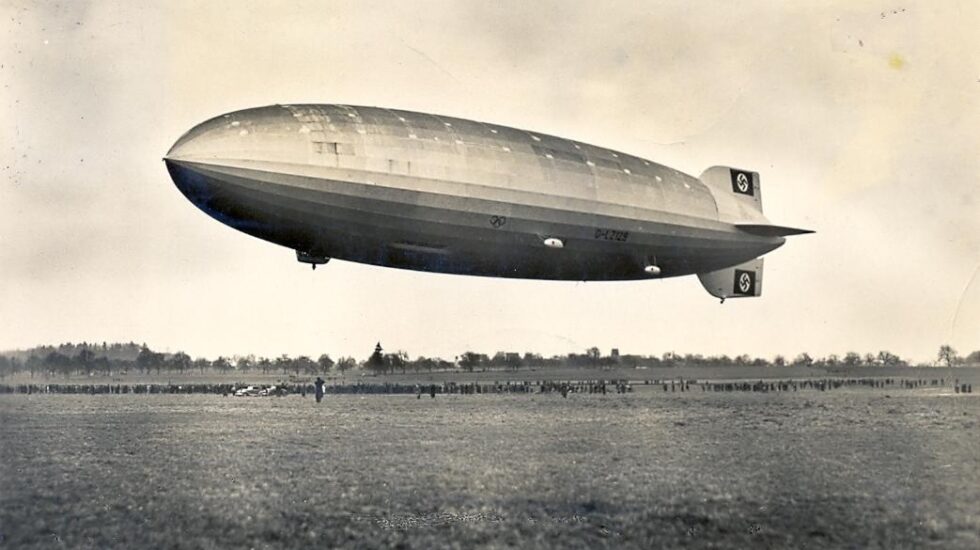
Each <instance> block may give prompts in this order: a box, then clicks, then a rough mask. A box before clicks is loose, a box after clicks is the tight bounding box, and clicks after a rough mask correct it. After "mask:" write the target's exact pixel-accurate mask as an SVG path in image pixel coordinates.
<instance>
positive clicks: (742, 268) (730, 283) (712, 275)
mask: <svg viewBox="0 0 980 550" xmlns="http://www.w3.org/2000/svg"><path fill="white" fill-rule="evenodd" d="M698 279H700V280H701V284H702V285H703V286H704V289H705V290H707V291H708V293H709V294H711V295H712V296H714V297H715V298H721V301H722V302H724V301H725V298H750V297H753V296H761V295H762V258H756V259H754V260H749V261H747V262H745V263H744V264H739V265H736V266H732V267H726V268H724V269H719V270H718V271H709V272H708V273H698Z"/></svg>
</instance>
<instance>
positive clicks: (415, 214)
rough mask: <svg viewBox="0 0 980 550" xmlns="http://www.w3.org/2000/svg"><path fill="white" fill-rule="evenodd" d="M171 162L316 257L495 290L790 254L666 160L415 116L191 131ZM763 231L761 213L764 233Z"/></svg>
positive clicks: (230, 123)
mask: <svg viewBox="0 0 980 550" xmlns="http://www.w3.org/2000/svg"><path fill="white" fill-rule="evenodd" d="M355 113H356V114H355ZM352 114H355V116H350V115H352ZM423 128H425V129H427V133H426V132H423V130H422V129H423ZM165 160H166V163H167V168H168V170H169V172H170V175H171V178H172V179H173V181H174V182H175V184H176V186H177V187H178V188H179V189H180V191H181V192H182V193H183V194H184V195H185V196H186V197H187V198H188V199H189V200H190V201H191V202H193V203H194V204H195V205H196V206H197V207H199V208H200V209H201V210H203V211H204V212H206V213H207V214H209V215H210V216H212V217H214V218H215V219H217V220H219V221H221V222H222V223H225V224H227V225H229V226H231V227H234V228H236V229H238V230H240V231H243V232H245V233H248V234H250V235H253V236H255V237H258V238H261V239H264V240H267V241H270V242H273V243H276V244H279V245H282V246H286V247H289V248H291V249H294V250H296V251H298V252H300V253H302V254H304V255H305V256H307V257H322V258H337V259H341V260H349V261H354V262H360V263H366V264H373V265H380V266H386V267H395V268H404V269H413V270H421V271H432V272H442V273H453V274H466V275H482V276H492V277H512V278H527V279H554V280H633V279H649V278H650V277H651V276H650V273H652V272H654V270H651V269H647V268H649V267H650V266H652V265H655V266H656V267H657V268H659V269H658V270H656V274H657V276H659V277H671V276H680V275H689V274H695V273H704V272H709V271H714V270H717V269H721V268H724V267H726V266H733V265H736V264H739V263H741V262H744V261H746V260H750V259H752V258H756V257H757V256H759V255H761V254H764V253H766V252H768V251H770V250H772V249H774V248H776V247H778V246H780V245H781V244H782V243H783V242H784V239H783V238H782V237H780V236H757V235H749V234H746V233H744V232H741V231H739V230H738V229H737V227H736V226H735V225H733V224H732V223H731V222H730V221H728V220H724V219H722V216H721V215H720V214H719V205H718V201H717V199H716V197H715V194H716V192H715V191H714V190H712V189H710V188H709V187H708V186H706V185H705V184H704V183H703V182H701V181H700V180H698V179H697V178H693V177H691V176H687V175H685V174H681V173H679V172H676V171H673V170H671V169H669V168H666V167H663V166H660V165H657V164H655V163H651V162H649V161H645V160H643V159H638V158H636V157H631V156H629V155H624V154H621V153H616V152H613V151H609V150H606V149H600V148H595V147H592V146H588V145H586V144H580V143H577V142H572V141H569V140H561V139H560V138H554V137H551V136H545V135H541V134H534V133H529V132H523V131H520V130H514V129H511V128H506V127H502V126H492V125H484V124H481V123H474V122H471V121H465V120H462V119H450V118H447V117H435V116H433V115H424V114H420V113H410V112H407V111H391V110H386V109H375V108H367V107H356V108H354V107H348V106H274V107H266V108H260V109H253V110H246V111H240V112H238V113H230V114H229V115H224V116H223V117H218V118H216V119H212V120H211V121H208V122H206V123H204V124H202V125H199V126H198V127H196V128H195V129H193V130H192V131H191V132H189V133H188V134H186V135H185V136H184V137H183V138H181V140H179V141H178V142H177V144H175V146H174V147H173V148H172V149H171V151H170V153H168V155H167V157H166V158H165ZM760 220H761V221H763V222H764V221H765V220H764V218H761V211H760V212H759V216H758V217H756V218H755V219H753V220H750V221H755V222H759V221H760ZM546 241H548V242H549V243H550V244H548V245H547V246H546V245H545V243H546ZM555 242H557V243H559V244H560V245H561V246H559V247H555V246H553V244H554V243H555Z"/></svg>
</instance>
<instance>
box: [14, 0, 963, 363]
mask: <svg viewBox="0 0 980 550" xmlns="http://www.w3.org/2000/svg"><path fill="white" fill-rule="evenodd" d="M134 4H137V3H135V2H128V1H126V2H108V1H107V2H92V3H87V2H82V1H71V2H60V3H54V2H19V1H17V0H13V1H12V0H6V1H5V2H3V3H2V7H0V14H2V23H0V24H2V26H3V30H4V32H3V33H2V34H0V56H2V57H0V86H2V89H0V105H2V107H0V109H2V110H3V111H2V112H0V117H2V118H0V119H2V121H3V128H4V131H3V134H2V135H3V136H4V139H3V140H2V141H0V145H2V152H0V168H2V177H0V349H11V348H22V347H27V346H32V345H36V344H43V343H60V342H66V341H73V342H77V341H82V340H85V341H99V342H101V341H103V340H107V341H110V342H111V341H129V340H135V341H137V342H144V341H145V342H147V343H148V344H149V345H150V346H151V347H153V348H155V349H160V350H168V351H177V350H186V351H187V352H189V353H191V354H192V355H195V356H197V355H203V356H208V357H212V358H213V357H215V356H217V355H219V354H224V355H234V354H246V353H256V354H264V355H278V354H281V353H288V354H290V355H298V354H308V355H319V354H320V353H322V352H329V353H331V354H332V355H333V356H334V357H336V356H337V355H342V354H344V355H346V354H351V355H354V356H356V357H360V358H363V357H366V356H367V355H368V354H369V353H370V351H371V350H372V348H373V346H374V343H375V342H376V341H378V340H380V341H381V342H382V344H383V345H384V346H385V348H386V349H388V350H396V349H403V350H406V351H408V352H409V354H410V355H412V356H413V357H414V356H416V355H419V354H424V355H439V356H443V357H447V358H450V357H452V356H454V355H456V354H459V353H461V352H463V351H465V350H468V349H472V350H476V351H481V352H485V353H491V354H492V353H493V352H495V351H497V350H514V351H525V350H532V351H537V352H541V353H545V354H552V353H566V352H570V351H574V352H581V351H583V350H585V349H586V348H588V347H591V346H599V347H600V348H602V349H603V351H604V352H608V349H609V348H612V347H618V348H620V349H621V350H622V352H623V353H643V354H647V353H654V354H661V353H663V352H666V351H676V352H694V353H703V354H718V353H726V354H732V355H734V354H741V353H749V354H753V355H763V356H772V355H774V354H777V353H780V354H787V355H791V356H792V355H795V354H797V353H798V352H800V351H809V352H810V353H811V354H816V355H825V354H828V353H838V354H842V353H844V352H846V351H848V350H857V351H861V352H869V351H870V352H877V351H879V350H890V351H892V352H895V353H898V354H900V355H903V356H906V357H910V358H912V359H917V360H929V359H932V358H933V357H934V356H935V353H936V349H937V348H938V347H939V345H940V344H943V343H952V344H953V346H954V347H956V348H957V349H958V350H959V351H961V352H968V351H970V350H975V349H980V275H978V268H980V39H978V36H980V35H978V34H977V29H980V3H977V2H976V1H974V0H964V1H963V2H931V1H928V2H906V3H901V4H900V3H893V2H855V1H852V0H848V1H840V2H814V3H811V5H810V6H809V7H799V5H800V4H801V3H798V2H746V1H743V2H716V3H712V2H690V1H686V0H685V1H677V2H635V1H630V2H605V1H603V2H596V1H594V0H593V1H588V2H571V1H567V0H565V1H555V2H551V1H535V2H522V1H513V2H500V1H494V2H489V1H481V2H457V1H446V2H437V1H432V2H370V1H364V0H357V1H350V2H343V1H335V2H310V3H307V4H305V5H300V4H299V3H297V2H283V3H281V4H279V5H276V3H270V2H261V3H260V2H242V1H233V2H227V3H226V4H227V5H226V6H220V4H222V2H201V3H198V2H193V3H192V2H185V3H179V2H169V1H168V2H161V3H160V4H159V5H157V6H155V7H154V6H149V5H147V6H142V7H139V6H135V5H134ZM299 102H311V103H347V104H354V105H376V106H385V107H394V108H400V109H408V110H416V111H425V112H433V113H437V114H445V115H452V116H458V117H463V118H470V119H476V120H481V121H487V122H494V123H499V124H505V125H510V126H516V127H518V128H525V129H533V130H537V131H540V132H545V133H551V134H556V135H559V136H563V137H568V138H573V139H577V140H580V141H584V142H588V143H593V144H596V145H600V146H605V147H610V148H614V149H618V150H622V151H625V152H628V153H632V154H635V155H638V156H641V157H644V158H648V159H651V160H655V161H657V162H660V163H663V164H666V165H668V166H671V167H674V168H677V169H680V170H682V171H685V172H688V173H691V174H695V175H697V174H699V173H701V171H702V170H703V169H704V168H706V167H708V166H711V165H715V164H726V165H732V166H737V167H741V168H748V169H752V170H756V171H758V172H760V174H761V178H762V185H763V197H764V204H765V212H766V214H767V216H768V217H769V219H770V220H771V221H772V222H773V223H777V224H783V225H790V226H797V227H807V228H812V229H815V230H817V233H816V234H815V235H808V236H801V237H796V238H792V239H790V242H788V243H787V244H786V245H785V246H784V247H782V248H780V249H778V250H776V251H775V252H773V253H771V254H770V255H768V256H767V257H766V272H765V289H764V294H763V296H762V297H761V298H757V299H744V300H729V301H727V302H726V303H725V304H723V305H721V304H719V303H718V301H717V300H716V299H714V298H712V297H711V296H709V295H708V294H707V293H706V292H705V291H704V289H703V288H702V287H701V285H700V283H699V282H698V280H697V278H696V277H685V278H680V279H669V280H663V281H645V282H618V283H565V282H541V281H513V280H494V279H486V278H474V277H460V276H452V275H433V274H424V273H415V272H408V271H401V270H393V269H384V268H378V267H371V266H363V265H357V264H352V263H345V262H331V263H330V264H329V265H327V266H324V268H321V269H318V270H316V271H315V272H314V271H311V270H310V269H309V266H306V265H303V264H299V263H297V262H296V261H295V256H294V253H293V252H292V251H291V250H287V249H285V248H282V247H279V246H276V245H273V244H271V243H266V242H264V241H260V240H257V239H254V238H252V237H249V236H246V235H244V234H242V233H239V232H236V231H234V230H232V229H230V228H228V227H226V226H223V225H222V224H220V223H219V222H217V221H215V220H213V219H211V218H209V217H207V216H206V215H204V214H203V213H202V212H200V211H198V210H197V209H196V208H195V207H194V206H192V205H191V204H190V203H189V202H188V201H187V200H186V199H184V197H183V196H182V195H181V194H180V193H179V192H178V191H177V189H176V188H175V187H174V186H173V184H172V182H171V181H170V178H169V176H168V174H167V171H166V169H165V167H164V165H163V162H162V161H161V160H160V159H161V157H162V156H163V154H164V153H165V152H166V151H167V149H168V148H169V147H170V145H171V144H172V143H173V142H174V141H176V140H177V138H178V137H179V136H180V135H181V134H182V133H183V132H184V131H186V130H188V129H189V128H191V127H192V126H194V125H195V124H197V123H199V122H202V121H203V120H205V119H207V118H210V117H212V116H215V115H218V114H221V113H225V112H228V111H232V110H237V109H242V108H247V107H253V106H259V105H266V104H272V103H299Z"/></svg>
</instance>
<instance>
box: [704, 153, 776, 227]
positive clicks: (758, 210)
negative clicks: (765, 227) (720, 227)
mask: <svg viewBox="0 0 980 550" xmlns="http://www.w3.org/2000/svg"><path fill="white" fill-rule="evenodd" d="M698 179H700V180H701V182H702V183H704V184H705V185H707V186H708V188H709V189H711V194H712V195H713V196H714V198H715V204H717V206H718V220H719V221H722V222H727V223H756V224H767V223H768V222H767V221H766V218H765V216H763V215H762V187H761V186H760V184H759V173H758V172H750V171H748V170H741V169H739V168H732V167H730V166H712V167H711V168H708V169H707V170H705V171H704V172H702V173H701V177H700V178H698Z"/></svg>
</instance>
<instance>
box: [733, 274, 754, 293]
mask: <svg viewBox="0 0 980 550" xmlns="http://www.w3.org/2000/svg"><path fill="white" fill-rule="evenodd" d="M734 291H735V294H739V295H742V296H754V295H755V272H753V271H744V270H741V269H736V270H735V287H734Z"/></svg>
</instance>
